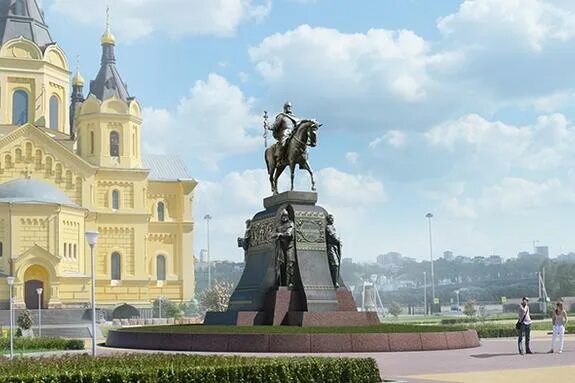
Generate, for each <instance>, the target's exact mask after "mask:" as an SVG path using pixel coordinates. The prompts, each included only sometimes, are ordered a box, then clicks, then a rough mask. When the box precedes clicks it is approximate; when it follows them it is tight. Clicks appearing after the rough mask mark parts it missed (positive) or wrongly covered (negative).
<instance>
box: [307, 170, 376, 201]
mask: <svg viewBox="0 0 575 383" xmlns="http://www.w3.org/2000/svg"><path fill="white" fill-rule="evenodd" d="M318 180H319V189H320V190H321V197H322V198H325V199H326V200H327V201H330V202H331V203H332V204H337V205H340V206H341V205H343V206H350V207H353V206H358V205H370V204H375V203H381V202H384V201H385V200H386V195H385V188H384V186H383V183H381V181H379V180H377V179H375V178H374V177H371V176H365V175H353V174H349V173H344V172H341V171H339V170H337V169H335V168H325V169H322V170H321V171H320V172H319V174H318Z"/></svg>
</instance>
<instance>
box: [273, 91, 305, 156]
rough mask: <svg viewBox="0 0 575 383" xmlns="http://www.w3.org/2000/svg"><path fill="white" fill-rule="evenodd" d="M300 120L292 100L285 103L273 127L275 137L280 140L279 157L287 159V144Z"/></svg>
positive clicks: (277, 146) (278, 146)
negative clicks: (294, 110)
mask: <svg viewBox="0 0 575 383" xmlns="http://www.w3.org/2000/svg"><path fill="white" fill-rule="evenodd" d="M299 122H300V119H299V118H297V117H296V116H295V114H294V113H293V112H292V105H291V102H289V101H286V102H285V103H284V107H283V112H282V113H279V114H278V115H277V116H276V119H275V121H274V124H273V125H272V129H271V130H272V131H273V135H274V138H275V139H276V140H277V141H278V145H276V148H277V149H276V150H277V158H280V159H285V148H286V146H287V145H286V144H287V142H288V139H289V138H290V137H291V135H292V132H293V131H294V130H295V129H296V127H297V125H298V124H299Z"/></svg>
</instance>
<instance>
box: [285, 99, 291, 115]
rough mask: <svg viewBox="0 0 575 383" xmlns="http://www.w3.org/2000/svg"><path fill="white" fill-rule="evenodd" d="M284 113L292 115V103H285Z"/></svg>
mask: <svg viewBox="0 0 575 383" xmlns="http://www.w3.org/2000/svg"><path fill="white" fill-rule="evenodd" d="M284 113H291V102H289V101H286V102H285V103H284Z"/></svg>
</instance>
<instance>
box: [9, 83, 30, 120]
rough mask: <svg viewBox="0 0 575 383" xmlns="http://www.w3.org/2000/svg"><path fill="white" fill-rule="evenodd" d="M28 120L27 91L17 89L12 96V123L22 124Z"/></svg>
mask: <svg viewBox="0 0 575 383" xmlns="http://www.w3.org/2000/svg"><path fill="white" fill-rule="evenodd" d="M27 122H28V93H26V92H25V91H23V90H17V91H16V92H14V96H13V97H12V124H13V125H22V124H25V123H27Z"/></svg>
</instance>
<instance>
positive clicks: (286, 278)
mask: <svg viewBox="0 0 575 383" xmlns="http://www.w3.org/2000/svg"><path fill="white" fill-rule="evenodd" d="M273 237H274V238H275V240H276V278H277V279H278V281H279V285H280V286H288V287H289V288H290V289H292V288H293V287H294V285H295V248H294V223H293V221H291V220H290V219H289V214H288V211H287V210H286V209H283V210H282V212H281V215H280V222H279V224H278V226H277V227H276V232H275V233H274V235H273Z"/></svg>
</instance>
